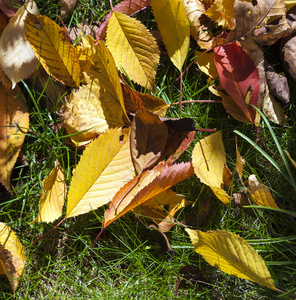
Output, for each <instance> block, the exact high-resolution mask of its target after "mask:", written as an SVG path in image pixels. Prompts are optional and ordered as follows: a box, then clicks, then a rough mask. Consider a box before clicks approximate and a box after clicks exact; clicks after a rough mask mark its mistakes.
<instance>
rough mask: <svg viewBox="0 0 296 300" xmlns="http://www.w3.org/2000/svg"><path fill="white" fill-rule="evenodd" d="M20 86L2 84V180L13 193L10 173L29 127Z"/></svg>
mask: <svg viewBox="0 0 296 300" xmlns="http://www.w3.org/2000/svg"><path fill="white" fill-rule="evenodd" d="M24 99H25V97H24V95H23V94H22V92H21V90H20V88H18V87H16V89H15V90H11V89H10V90H9V91H8V92H6V91H5V88H4V87H3V86H2V85H0V107H1V109H0V122H1V123H0V182H1V183H2V184H3V185H4V187H5V188H6V189H7V190H8V191H9V192H10V193H11V188H10V175H11V172H12V169H13V166H14V164H15V162H16V160H17V157H18V154H19V152H20V150H21V147H22V144H23V142H24V139H25V134H26V132H27V130H28V127H29V113H28V109H27V106H26V103H25V102H24Z"/></svg>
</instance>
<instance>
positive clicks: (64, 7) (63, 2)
mask: <svg viewBox="0 0 296 300" xmlns="http://www.w3.org/2000/svg"><path fill="white" fill-rule="evenodd" d="M77 3H78V0H60V6H61V8H60V10H61V17H62V18H63V17H66V16H68V15H71V14H72V12H73V11H74V9H75V7H76V5H77Z"/></svg>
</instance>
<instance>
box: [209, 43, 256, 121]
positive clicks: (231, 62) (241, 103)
mask: <svg viewBox="0 0 296 300" xmlns="http://www.w3.org/2000/svg"><path fill="white" fill-rule="evenodd" d="M214 55H215V65H216V68H217V71H218V74H219V78H220V82H221V85H222V87H223V89H224V90H225V91H226V92H227V93H228V94H229V95H230V97H231V98H232V99H233V100H234V101H235V103H236V105H237V106H238V109H240V110H241V111H242V112H243V113H244V114H245V116H246V118H247V119H248V120H249V121H250V122H255V117H256V111H255V110H254V109H253V108H252V107H250V106H249V105H248V104H253V105H254V106H257V101H258V93H259V86H260V77H259V72H258V69H257V67H256V65H255V63H254V61H253V60H252V59H251V58H250V56H249V55H248V54H247V53H246V52H245V51H244V50H243V49H242V48H241V47H239V46H238V45H237V44H236V43H234V42H233V43H231V44H227V45H223V46H220V47H217V48H215V49H214ZM249 91H252V96H251V99H246V96H247V94H248V92H249ZM245 99H246V100H248V101H246V100H245ZM246 102H247V103H246ZM232 115H233V117H235V118H236V116H235V111H234V113H233V114H232Z"/></svg>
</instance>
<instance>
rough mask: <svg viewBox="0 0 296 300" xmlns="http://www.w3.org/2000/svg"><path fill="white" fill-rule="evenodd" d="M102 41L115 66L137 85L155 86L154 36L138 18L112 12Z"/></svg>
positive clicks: (156, 55) (156, 57)
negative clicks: (104, 41)
mask: <svg viewBox="0 0 296 300" xmlns="http://www.w3.org/2000/svg"><path fill="white" fill-rule="evenodd" d="M106 43H107V47H108V49H109V50H110V52H111V53H112V56H113V58H114V60H115V63H116V66H117V68H118V69H121V70H124V72H126V73H127V75H128V76H129V78H130V79H131V80H133V81H135V82H136V83H138V84H140V85H141V86H144V87H146V88H147V89H149V90H154V89H155V73H156V70H157V65H158V62H159V50H158V47H157V44H156V41H155V39H154V37H153V36H152V34H151V33H150V32H149V31H148V29H147V28H146V27H145V26H144V25H143V24H142V23H141V22H140V21H138V20H136V19H134V18H131V17H129V16H127V15H125V14H123V13H119V12H113V15H112V17H111V19H110V21H109V24H108V30H107V36H106Z"/></svg>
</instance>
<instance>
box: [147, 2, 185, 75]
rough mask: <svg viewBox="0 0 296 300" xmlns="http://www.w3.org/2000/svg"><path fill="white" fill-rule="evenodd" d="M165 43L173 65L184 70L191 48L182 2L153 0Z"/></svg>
mask: <svg viewBox="0 0 296 300" xmlns="http://www.w3.org/2000/svg"><path fill="white" fill-rule="evenodd" d="M151 7H152V9H153V14H154V17H155V20H156V22H157V24H158V28H159V30H160V33H161V36H162V39H163V42H164V44H165V46H166V49H167V51H168V54H169V57H170V59H171V61H172V62H173V64H174V65H175V66H176V68H178V69H179V70H181V69H182V66H183V64H184V61H185V58H186V56H187V51H188V47H189V37H190V26H189V23H188V21H187V16H186V13H185V10H184V6H183V3H182V1H181V0H151Z"/></svg>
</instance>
